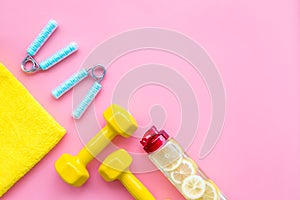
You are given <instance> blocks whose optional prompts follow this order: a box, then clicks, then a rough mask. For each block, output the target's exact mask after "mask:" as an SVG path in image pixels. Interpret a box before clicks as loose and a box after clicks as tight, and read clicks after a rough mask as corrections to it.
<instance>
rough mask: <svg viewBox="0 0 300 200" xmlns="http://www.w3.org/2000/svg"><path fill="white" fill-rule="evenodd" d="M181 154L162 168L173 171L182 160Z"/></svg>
mask: <svg viewBox="0 0 300 200" xmlns="http://www.w3.org/2000/svg"><path fill="white" fill-rule="evenodd" d="M182 159H183V158H182V156H180V157H179V158H178V159H177V160H175V161H173V162H172V163H170V164H169V165H167V166H165V167H164V170H165V171H167V172H170V171H173V170H175V169H176V168H177V167H178V166H179V165H180V164H181V162H182Z"/></svg>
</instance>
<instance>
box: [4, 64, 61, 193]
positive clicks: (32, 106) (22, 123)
mask: <svg viewBox="0 0 300 200" xmlns="http://www.w3.org/2000/svg"><path fill="white" fill-rule="evenodd" d="M32 78H33V77H32ZM65 133H66V130H65V129H64V128H63V127H61V126H60V125H59V124H58V123H57V122H56V121H55V120H54V119H53V118H52V117H51V116H50V115H49V114H48V113H47V112H46V111H45V110H44V109H43V107H42V106H41V105H40V104H39V103H38V102H37V101H36V100H35V99H34V98H33V97H32V96H31V95H30V94H29V92H28V91H27V90H26V89H25V88H24V86H23V85H22V84H21V83H20V82H19V81H18V80H17V79H16V78H15V77H14V76H13V75H12V74H11V73H10V72H9V71H8V70H7V69H6V68H5V67H4V65H3V64H1V63H0V197H1V196H2V195H3V194H4V193H5V192H6V191H7V190H8V189H9V188H10V187H12V186H13V185H14V183H16V182H17V181H18V180H19V179H20V178H21V177H23V176H24V175H25V174H26V173H27V172H28V171H29V170H30V169H31V168H32V167H33V166H34V165H35V164H37V163H38V162H39V161H40V160H41V159H42V158H43V157H44V156H45V155H46V154H47V153H48V152H49V151H50V150H51V149H52V148H53V147H54V146H55V145H56V144H57V143H58V142H59V140H60V139H61V138H62V137H63V136H64V134H65Z"/></svg>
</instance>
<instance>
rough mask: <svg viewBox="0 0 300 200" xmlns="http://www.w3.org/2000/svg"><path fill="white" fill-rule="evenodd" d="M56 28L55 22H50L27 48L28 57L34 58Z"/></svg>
mask: <svg viewBox="0 0 300 200" xmlns="http://www.w3.org/2000/svg"><path fill="white" fill-rule="evenodd" d="M56 28H57V22H56V21H55V20H50V21H49V22H48V24H47V25H46V26H45V27H44V28H43V30H42V31H41V32H40V33H39V34H38V36H37V37H36V38H35V39H34V41H33V42H32V43H31V44H30V46H29V47H28V49H27V53H28V55H30V56H34V55H35V54H36V53H37V52H38V50H39V49H40V48H41V47H42V46H43V44H44V43H45V42H46V41H47V39H48V38H49V37H50V36H51V34H52V33H53V32H54V31H55V29H56Z"/></svg>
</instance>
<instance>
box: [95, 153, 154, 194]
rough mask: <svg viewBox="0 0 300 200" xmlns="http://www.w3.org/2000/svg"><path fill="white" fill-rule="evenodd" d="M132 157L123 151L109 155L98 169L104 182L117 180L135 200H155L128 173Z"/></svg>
mask: <svg viewBox="0 0 300 200" xmlns="http://www.w3.org/2000/svg"><path fill="white" fill-rule="evenodd" d="M131 162H132V157H131V156H130V155H129V154H128V153H127V151H125V150H124V149H119V150H116V151H114V152H113V153H111V154H109V155H108V156H107V157H106V158H105V159H104V161H103V163H102V165H100V167H99V170H98V172H99V174H100V175H101V176H102V177H103V178H104V180H106V181H114V180H117V179H118V180H119V181H121V183H122V184H123V185H124V186H125V188H126V189H127V190H128V191H129V193H130V194H131V195H132V196H133V197H134V198H135V199H136V200H155V198H154V197H153V196H152V194H151V193H150V192H149V191H148V189H147V188H146V187H145V186H144V185H143V184H142V183H141V182H140V181H139V180H138V179H137V178H136V177H135V176H134V175H133V174H132V173H131V172H130V171H129V166H130V164H131Z"/></svg>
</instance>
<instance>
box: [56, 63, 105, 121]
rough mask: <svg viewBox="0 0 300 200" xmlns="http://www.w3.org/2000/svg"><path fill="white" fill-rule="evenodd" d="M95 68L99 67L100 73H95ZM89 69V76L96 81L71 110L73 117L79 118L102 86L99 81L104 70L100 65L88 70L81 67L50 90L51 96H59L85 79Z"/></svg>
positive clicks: (102, 76) (103, 74)
mask: <svg viewBox="0 0 300 200" xmlns="http://www.w3.org/2000/svg"><path fill="white" fill-rule="evenodd" d="M97 68H100V70H101V74H100V75H96V74H95V70H96V69H97ZM89 71H91V77H92V78H93V79H94V80H95V81H96V82H95V83H94V84H93V86H92V87H91V88H90V89H89V91H88V92H87V94H86V95H85V97H84V98H83V100H82V101H81V102H80V103H79V105H78V106H77V107H76V109H75V110H74V111H73V112H72V116H73V117H74V118H75V119H79V118H80V117H81V116H82V115H83V113H84V112H85V111H86V109H87V108H88V107H89V105H90V104H91V103H92V101H93V100H94V99H95V97H96V96H97V94H98V93H99V92H100V90H101V88H102V86H101V84H100V83H101V81H102V80H103V78H104V76H105V73H106V70H105V68H104V67H103V66H102V65H95V66H93V67H91V68H89V69H88V70H86V69H81V70H80V71H79V72H78V73H76V74H74V75H73V76H71V77H70V78H69V79H67V80H66V81H65V82H63V83H62V84H60V85H59V86H58V87H57V88H55V89H53V90H52V96H53V97H54V98H55V99H58V98H60V97H61V96H62V95H63V94H65V93H66V92H67V91H69V90H70V89H71V88H73V87H74V86H75V85H77V84H78V83H79V82H81V81H82V80H83V79H85V78H86V77H87V76H88V74H89Z"/></svg>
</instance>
